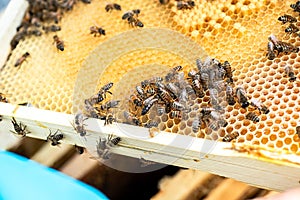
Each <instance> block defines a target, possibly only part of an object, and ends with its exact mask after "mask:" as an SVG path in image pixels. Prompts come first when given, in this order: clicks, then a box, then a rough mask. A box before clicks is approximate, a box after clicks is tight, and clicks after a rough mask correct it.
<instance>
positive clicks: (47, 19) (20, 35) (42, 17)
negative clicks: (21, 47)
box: [10, 0, 91, 49]
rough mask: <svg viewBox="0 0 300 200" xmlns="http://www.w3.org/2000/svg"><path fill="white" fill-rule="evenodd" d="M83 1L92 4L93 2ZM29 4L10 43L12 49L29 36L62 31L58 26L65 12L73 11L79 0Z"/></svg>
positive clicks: (39, 0) (31, 0) (44, 0)
mask: <svg viewBox="0 0 300 200" xmlns="http://www.w3.org/2000/svg"><path fill="white" fill-rule="evenodd" d="M81 1H82V2H83V3H91V0H81ZM28 2H29V8H28V10H27V12H26V13H25V16H24V18H23V20H22V23H21V25H20V26H19V27H18V28H17V34H16V35H15V36H14V38H13V39H12V41H11V43H10V44H11V47H12V49H14V48H15V47H16V46H17V45H18V43H19V41H20V40H23V39H24V38H25V37H27V36H31V35H34V36H41V35H42V33H43V32H44V33H48V32H56V31H60V30H61V27H60V26H59V25H57V24H58V23H59V21H60V20H61V18H62V16H63V14H64V12H65V11H68V10H72V9H73V6H74V5H75V3H76V2H77V0H63V1H61V0H28Z"/></svg>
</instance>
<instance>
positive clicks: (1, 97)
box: [0, 92, 9, 103]
mask: <svg viewBox="0 0 300 200" xmlns="http://www.w3.org/2000/svg"><path fill="white" fill-rule="evenodd" d="M7 97H8V95H6V94H3V93H1V92H0V102H3V103H8V102H9V101H8V99H7Z"/></svg>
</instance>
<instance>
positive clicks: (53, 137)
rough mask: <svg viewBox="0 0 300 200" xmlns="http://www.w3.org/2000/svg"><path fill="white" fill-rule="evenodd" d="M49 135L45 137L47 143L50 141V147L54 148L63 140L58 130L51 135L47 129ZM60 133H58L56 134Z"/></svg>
mask: <svg viewBox="0 0 300 200" xmlns="http://www.w3.org/2000/svg"><path fill="white" fill-rule="evenodd" d="M49 131H50V133H49V135H48V137H47V141H51V145H52V146H56V145H59V144H60V142H59V141H60V140H62V139H63V138H64V135H63V134H62V133H61V131H60V130H57V131H56V132H55V133H54V134H52V132H51V130H50V129H49ZM58 132H60V133H58Z"/></svg>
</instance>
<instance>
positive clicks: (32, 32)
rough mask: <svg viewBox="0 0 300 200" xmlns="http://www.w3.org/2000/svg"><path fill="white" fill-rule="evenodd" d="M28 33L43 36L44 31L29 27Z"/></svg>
mask: <svg viewBox="0 0 300 200" xmlns="http://www.w3.org/2000/svg"><path fill="white" fill-rule="evenodd" d="M27 35H34V36H41V35H42V32H41V31H40V30H39V29H37V28H28V29H27Z"/></svg>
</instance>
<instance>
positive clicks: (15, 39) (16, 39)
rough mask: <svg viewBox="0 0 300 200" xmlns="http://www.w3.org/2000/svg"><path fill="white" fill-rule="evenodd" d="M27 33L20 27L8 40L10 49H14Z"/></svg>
mask: <svg viewBox="0 0 300 200" xmlns="http://www.w3.org/2000/svg"><path fill="white" fill-rule="evenodd" d="M26 35H27V31H26V29H22V30H20V31H18V32H17V33H16V35H15V36H14V37H13V38H12V40H11V42H10V46H11V48H12V49H15V48H16V47H17V45H18V44H19V42H20V41H21V40H23V39H24V38H25V36H26Z"/></svg>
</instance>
